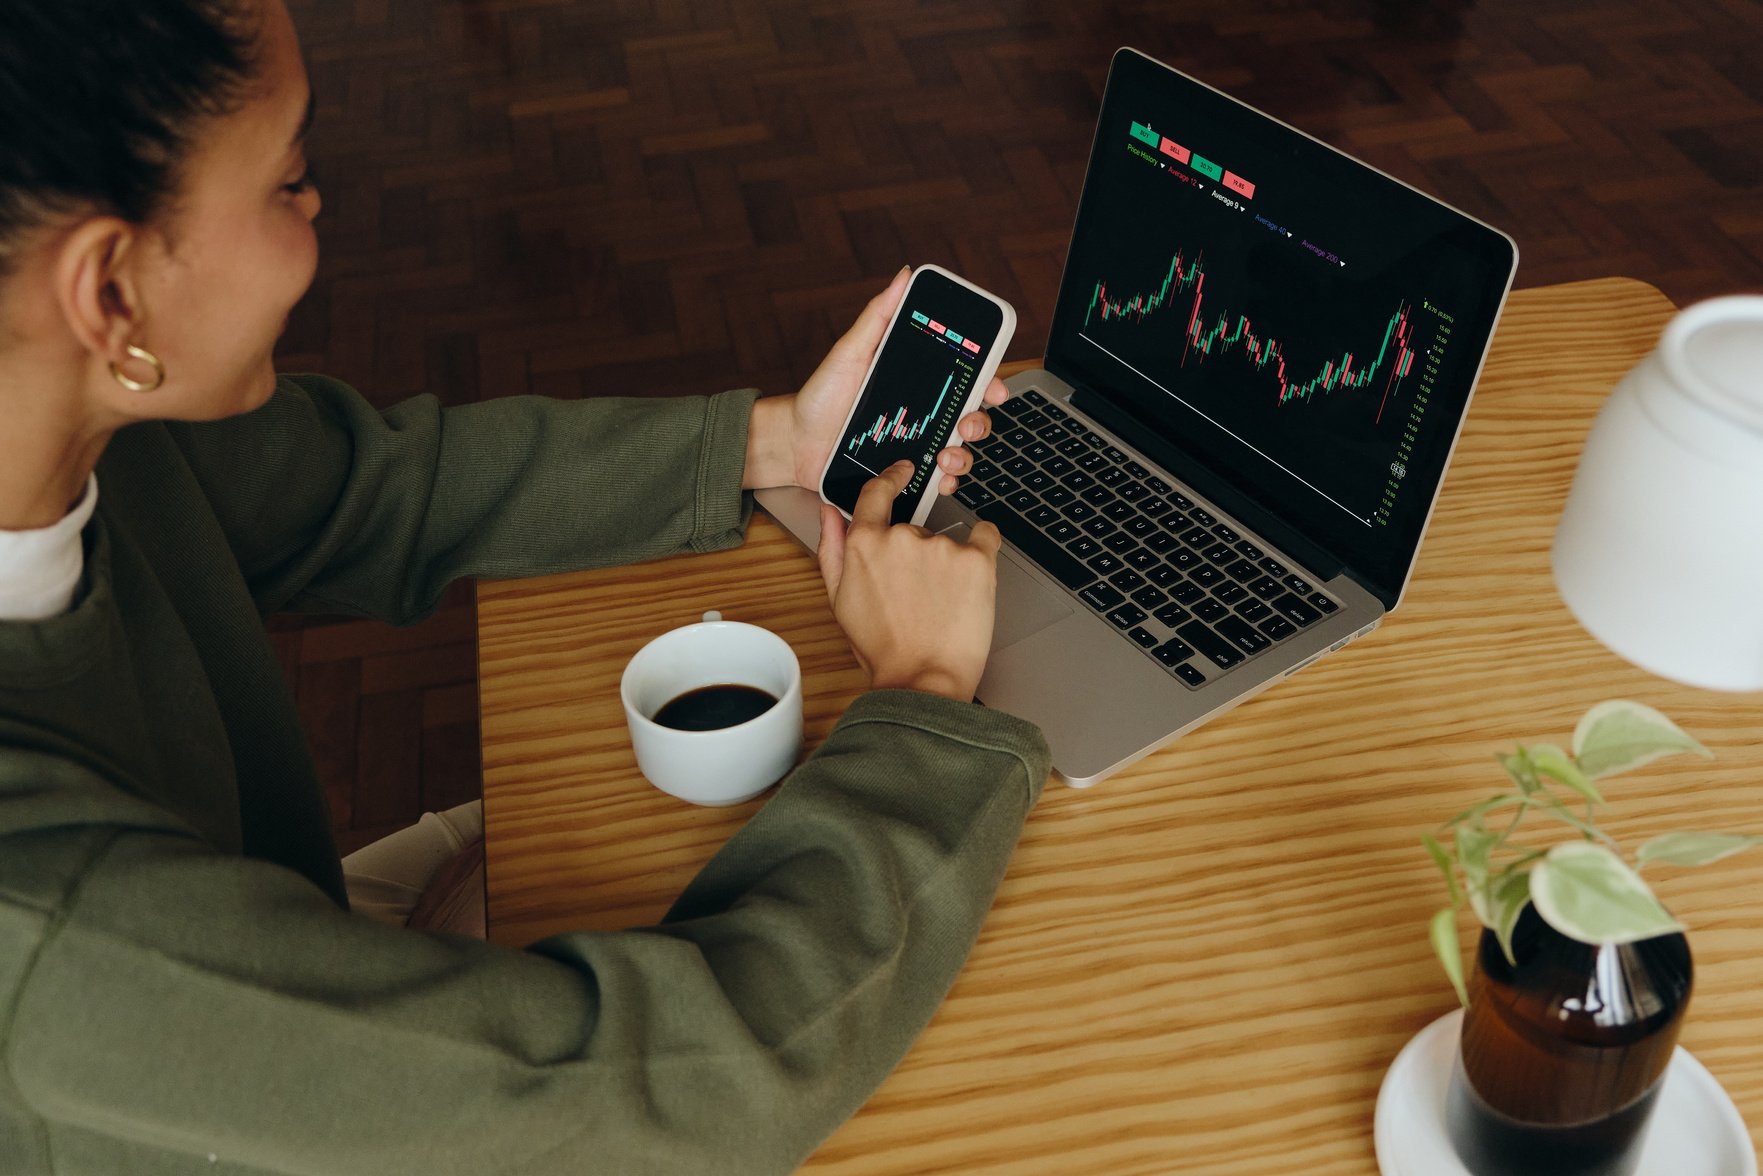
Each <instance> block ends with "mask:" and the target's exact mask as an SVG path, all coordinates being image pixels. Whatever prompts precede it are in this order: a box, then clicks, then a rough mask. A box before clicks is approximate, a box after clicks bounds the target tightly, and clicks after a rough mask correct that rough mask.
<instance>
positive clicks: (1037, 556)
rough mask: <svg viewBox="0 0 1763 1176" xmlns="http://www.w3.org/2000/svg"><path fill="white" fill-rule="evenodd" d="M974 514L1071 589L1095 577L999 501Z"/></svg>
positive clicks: (1081, 585)
mask: <svg viewBox="0 0 1763 1176" xmlns="http://www.w3.org/2000/svg"><path fill="white" fill-rule="evenodd" d="M974 513H975V514H977V515H979V517H980V518H982V519H984V520H985V521H986V522H988V523H991V524H992V525H993V526H995V527H997V528H998V530H999V532H1000V533H1001V534H1002V535H1003V536H1004V538H1006V539H1008V540H1009V541H1010V542H1011V543H1014V544H1015V545H1016V548H1017V550H1019V551H1021V552H1022V554H1024V555H1026V556H1028V557H1029V558H1030V559H1032V560H1034V561H1035V563H1037V564H1039V565H1040V566H1041V569H1042V570H1043V571H1045V572H1046V573H1047V574H1048V575H1050V576H1052V577H1053V578H1054V579H1055V580H1057V581H1059V582H1060V583H1061V584H1063V585H1065V586H1066V587H1067V588H1069V589H1071V590H1072V591H1073V592H1076V591H1077V590H1078V589H1079V588H1082V587H1083V586H1084V585H1085V584H1088V583H1089V582H1090V581H1091V580H1094V579H1095V578H1096V573H1094V572H1092V571H1090V569H1088V568H1086V567H1084V566H1083V565H1082V564H1081V563H1078V562H1077V560H1076V558H1074V557H1073V556H1072V555H1071V554H1070V553H1068V552H1065V551H1062V550H1061V549H1060V548H1059V546H1058V545H1057V544H1055V543H1054V542H1053V541H1052V540H1051V539H1049V538H1047V537H1046V536H1045V535H1043V534H1041V533H1040V532H1039V531H1037V530H1035V529H1034V527H1033V526H1032V525H1031V524H1030V523H1029V521H1028V520H1027V519H1025V518H1023V517H1022V516H1021V515H1019V514H1017V513H1016V512H1015V511H1013V510H1011V509H1010V508H1009V507H1008V506H1006V505H1004V504H1003V503H1002V502H998V501H995V500H994V501H992V502H988V503H986V504H985V505H984V506H982V507H980V508H979V509H978V510H977V511H975V512H974Z"/></svg>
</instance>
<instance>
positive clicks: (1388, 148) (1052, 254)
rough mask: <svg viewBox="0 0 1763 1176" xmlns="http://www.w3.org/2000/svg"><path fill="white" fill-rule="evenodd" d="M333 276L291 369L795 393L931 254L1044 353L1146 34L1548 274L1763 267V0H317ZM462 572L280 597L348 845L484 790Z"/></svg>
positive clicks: (1534, 271)
mask: <svg viewBox="0 0 1763 1176" xmlns="http://www.w3.org/2000/svg"><path fill="white" fill-rule="evenodd" d="M291 6H292V8H293V10H294V14H295V19H296V21H297V23H298V24H299V26H300V28H301V31H302V34H303V37H304V41H305V47H306V53H307V57H308V60H309V63H310V67H311V73H312V77H313V82H314V85H315V88H316V92H317V96H318V104H319V120H318V125H317V128H316V131H315V134H314V138H313V140H312V156H313V159H314V161H315V164H316V167H317V170H318V173H319V177H320V186H321V189H322V191H323V193H324V197H325V211H324V214H323V216H322V218H321V221H320V234H321V239H322V240H323V242H324V247H325V250H326V253H325V257H324V260H323V262H322V264H321V268H320V272H319V276H318V280H317V282H316V284H315V286H314V287H313V290H312V293H311V294H310V295H309V296H308V298H307V300H306V301H305V302H304V303H303V304H302V306H301V307H300V308H299V309H298V310H297V311H296V312H295V315H294V318H293V321H292V324H291V326H290V329H289V331H288V334H287V336H286V338H285V340H284V343H283V348H282V364H283V367H284V368H286V369H289V370H301V369H315V370H322V371H326V372H329V373H332V374H334V375H338V376H341V377H343V378H345V379H348V380H350V381H352V382H354V383H355V384H356V385H357V386H359V387H360V388H361V389H363V391H365V392H366V393H367V394H368V396H369V397H370V398H372V399H373V400H374V401H375V402H376V403H379V404H389V403H391V402H393V401H395V400H398V399H401V398H403V397H406V396H409V395H412V394H415V393H418V392H432V393H434V394H436V395H437V396H439V397H440V398H441V399H442V400H444V401H446V402H448V403H463V402H467V401H473V400H478V399H483V398H487V397H493V396H507V395H512V394H515V393H526V392H533V393H540V394H545V395H551V396H563V397H577V396H597V395H608V394H621V395H631V394H640V395H657V396H665V395H675V394H680V393H696V392H709V391H716V390H719V389H722V388H725V387H733V386H738V385H745V384H756V385H758V386H760V387H762V388H765V389H768V390H773V391H784V390H788V389H791V388H793V387H795V386H796V384H798V383H799V382H800V380H801V379H802V378H803V377H804V376H805V375H806V374H807V373H808V372H809V371H810V370H811V369H812V368H813V366H814V364H815V363H816V362H817V361H818V360H819V358H820V356H821V355H822V354H823V353H824V351H825V349H826V347H827V346H828V344H829V343H830V342H831V340H832V339H833V338H834V337H835V335H836V334H837V333H838V332H839V330H841V329H842V327H843V326H844V325H845V324H846V323H847V322H848V321H849V320H850V318H851V317H852V316H853V315H854V314H855V312H856V310H857V309H858V307H859V306H860V305H861V304H862V302H863V301H864V300H865V299H866V298H867V297H868V296H869V295H870V294H871V293H872V292H873V291H874V290H875V289H877V288H879V287H880V286H881V285H882V284H883V283H884V282H885V281H886V279H887V277H888V276H889V275H890V274H892V272H893V271H894V270H896V269H897V268H899V266H900V265H901V264H902V263H905V262H918V261H929V260H936V261H940V262H943V263H944V264H947V265H950V266H952V267H953V268H955V269H957V270H959V271H961V272H964V273H966V274H968V275H969V276H971V277H972V278H974V279H975V280H977V281H979V282H981V283H982V284H984V285H986V286H989V287H991V288H992V289H994V290H997V291H998V292H999V293H1000V294H1002V295H1004V296H1005V297H1006V298H1008V299H1010V301H1011V302H1013V303H1014V304H1015V305H1016V307H1017V310H1018V312H1019V314H1020V316H1021V325H1020V328H1019V331H1018V334H1017V338H1016V343H1015V345H1014V347H1013V348H1012V353H1013V354H1012V358H1026V357H1030V356H1034V355H1038V354H1039V353H1040V348H1041V346H1042V344H1043V342H1044V340H1045V337H1046V332H1047V326H1048V317H1049V311H1050V308H1051V306H1052V302H1053V294H1054V290H1055V287H1056V285H1057V282H1058V278H1059V272H1060V267H1061V263H1062V259H1063V249H1064V243H1065V238H1066V233H1067V231H1068V229H1069V226H1070V221H1071V217H1072V214H1073V210H1074V208H1075V202H1076V196H1077V190H1078V185H1079V183H1080V181H1081V179H1082V174H1083V166H1084V160H1085V156H1086V154H1087V151H1088V144H1089V138H1090V133H1091V129H1092V124H1093V120H1094V117H1095V111H1096V105H1097V101H1098V97H1099V94H1100V90H1101V85H1102V80H1103V77H1104V74H1105V72H1106V68H1107V63H1108V58H1109V55H1110V53H1111V52H1112V51H1113V49H1114V48H1116V47H1117V46H1119V45H1122V44H1132V45H1136V46H1139V47H1141V48H1143V49H1145V50H1146V51H1148V52H1150V53H1152V54H1153V55H1155V56H1158V57H1161V58H1163V59H1164V60H1167V61H1169V62H1170V63H1172V64H1174V65H1176V66H1178V67H1180V68H1182V69H1184V70H1186V71H1188V72H1190V73H1193V74H1195V75H1197V76H1199V77H1201V78H1203V79H1205V80H1206V81H1208V82H1211V83H1212V84H1214V85H1217V86H1219V87H1221V88H1224V89H1227V90H1229V91H1231V92H1233V93H1235V94H1237V95H1239V96H1241V97H1243V98H1244V99H1246V100H1248V101H1250V102H1252V103H1254V104H1255V105H1258V106H1260V107H1261V108H1263V109H1265V110H1267V111H1269V112H1271V113H1273V114H1275V115H1277V116H1279V117H1281V118H1284V119H1286V120H1288V121H1290V122H1293V123H1295V124H1297V125H1299V126H1301V127H1303V128H1305V129H1306V130H1309V131H1311V132H1312V133H1314V134H1317V135H1319V136H1321V137H1323V138H1325V139H1327V140H1329V141H1331V142H1333V143H1335V144H1337V145H1338V146H1341V147H1343V148H1345V149H1346V150H1348V151H1351V152H1353V153H1355V154H1358V155H1360V156H1362V157H1363V158H1365V159H1368V160H1369V161H1370V162H1372V163H1374V164H1376V165H1377V166H1379V167H1381V168H1384V169H1385V170H1387V171H1389V172H1392V173H1394V174H1395V175H1397V176H1399V177H1401V178H1403V179H1405V180H1408V181H1409V182H1411V183H1414V184H1416V185H1418V186H1420V187H1422V188H1425V189H1427V190H1430V191H1432V192H1434V193H1436V194H1438V195H1440V196H1442V197H1444V198H1445V199H1447V200H1449V201H1451V202H1452V203H1454V204H1456V205H1458V206H1460V207H1462V208H1464V209H1465V210H1467V211H1468V212H1470V213H1472V214H1474V215H1476V216H1479V217H1482V218H1484V219H1486V220H1488V221H1491V222H1492V223H1494V224H1497V225H1499V226H1501V227H1503V228H1505V229H1507V230H1508V231H1510V232H1511V233H1512V234H1513V235H1514V236H1516V237H1517V238H1518V240H1519V243H1520V245H1521V248H1522V251H1523V263H1522V267H1521V269H1520V272H1519V284H1520V285H1538V284H1543V283H1549V282H1558V281H1566V280H1572V279H1576V278H1585V277H1594V276H1601V275H1607V274H1628V275H1633V276H1636V277H1640V278H1644V279H1646V280H1647V281H1650V282H1652V283H1654V284H1655V285H1657V286H1659V287H1660V288H1662V289H1663V290H1665V292H1666V293H1668V294H1670V295H1671V296H1672V297H1673V298H1675V299H1677V300H1678V301H1679V302H1680V303H1684V302H1688V301H1691V300H1694V299H1697V298H1700V297H1704V296H1708V295H1713V294H1719V293H1728V292H1733V291H1738V290H1763V4H1759V3H1757V2H1756V0H1672V2H1671V3H1669V4H1661V3H1658V2H1657V0H1560V2H1556V0H1485V2H1483V3H1480V4H1473V5H1472V4H1469V3H1465V2H1463V0H1316V2H1313V3H1312V2H1297V0H1237V2H1235V3H1231V4H1228V5H1227V4H1221V3H1211V4H1206V3H1199V2H1198V0H1188V2H1157V0H1133V2H1128V0H1090V2H1084V0H1073V2H1067V3H1060V2H1056V0H961V2H959V3H957V2H955V0H934V2H933V0H924V2H919V0H292V2H291ZM470 600H471V597H470V593H469V590H467V589H464V588H459V589H456V590H455V591H454V592H453V593H451V594H450V595H449V597H448V600H447V603H446V605H445V606H444V607H443V608H442V610H441V611H440V612H439V613H438V614H437V615H436V616H435V617H434V618H433V619H432V620H430V621H428V622H425V623H424V624H422V625H418V626H416V627H414V628H411V629H408V630H403V631H393V630H390V629H387V628H384V627H381V626H377V625H373V624H368V623H363V622H347V623H334V622H324V621H317V622H315V621H306V622H303V623H300V622H292V621H289V622H279V621H278V622H277V623H276V625H275V628H274V636H275V640H276V642H277V644H278V648H279V649H280V650H281V652H282V654H283V660H284V663H285V664H286V666H287V670H288V673H289V675H290V677H291V678H292V679H293V681H294V683H295V685H296V689H297V692H298V696H299V700H300V705H301V708H302V711H303V713H304V715H305V718H306V721H307V725H308V728H309V730H310V732H311V735H312V739H313V741H314V745H315V747H316V748H317V750H318V754H319V759H320V762H321V766H322V768H323V770H324V772H325V774H326V778H327V780H328V783H329V787H330V789H331V795H332V801H333V806H334V811H335V814H336V819H337V826H338V830H339V835H340V837H341V840H342V842H343V844H344V846H345V848H351V847H353V846H355V845H358V844H361V843H363V842H365V841H366V840H369V839H371V838H372V837H373V836H376V835H378V834H379V833H381V832H384V831H386V830H388V829H390V828H394V827H396V826H398V825H400V824H404V823H407V822H408V821H410V820H413V819H414V818H415V816H416V814H417V813H418V812H420V811H421V809H422V808H424V807H442V806H445V805H447V804H451V803H455V802H456V801H457V800H458V799H461V798H463V797H466V796H469V795H472V794H473V793H474V792H475V791H476V789H477V788H478V777H477V772H476V766H475V765H476V763H477V755H476V740H477V729H476V723H475V702H474V665H473V649H472V637H473V616H472V612H471V604H470Z"/></svg>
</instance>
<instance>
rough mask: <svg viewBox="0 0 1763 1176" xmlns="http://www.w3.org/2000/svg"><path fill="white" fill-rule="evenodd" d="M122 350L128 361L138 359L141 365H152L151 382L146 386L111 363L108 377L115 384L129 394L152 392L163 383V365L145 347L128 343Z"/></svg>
mask: <svg viewBox="0 0 1763 1176" xmlns="http://www.w3.org/2000/svg"><path fill="white" fill-rule="evenodd" d="M123 350H125V351H126V352H128V356H129V358H130V359H138V360H140V361H141V362H142V363H145V364H150V365H152V367H153V382H152V383H151V384H147V383H143V382H142V381H140V380H137V379H134V378H132V377H130V376H127V375H124V374H123V371H122V369H121V368H119V367H117V366H116V365H115V364H114V363H113V364H111V365H110V375H111V377H112V378H113V379H114V380H115V381H116V382H117V383H119V384H121V385H122V386H123V387H124V388H127V389H128V390H129V391H130V392H154V391H157V390H158V389H159V386H160V385H161V384H163V383H165V365H164V364H162V363H160V362H159V357H158V356H157V355H154V354H153V353H152V352H151V351H148V350H147V349H146V348H145V347H136V346H135V345H134V344H133V343H130V344H129V345H128V346H127V347H125V348H124V349H123Z"/></svg>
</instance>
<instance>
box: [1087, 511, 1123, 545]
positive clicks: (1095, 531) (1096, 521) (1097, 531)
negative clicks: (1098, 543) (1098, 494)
mask: <svg viewBox="0 0 1763 1176" xmlns="http://www.w3.org/2000/svg"><path fill="white" fill-rule="evenodd" d="M1119 529H1120V528H1118V527H1116V526H1115V525H1114V524H1113V523H1111V522H1109V521H1108V520H1107V519H1105V518H1103V517H1102V516H1101V515H1097V516H1096V517H1095V518H1093V519H1087V520H1085V521H1084V525H1083V533H1084V534H1086V535H1094V536H1095V537H1096V538H1098V539H1100V538H1102V537H1103V536H1104V535H1112V534H1114V532H1115V531H1117V530H1119Z"/></svg>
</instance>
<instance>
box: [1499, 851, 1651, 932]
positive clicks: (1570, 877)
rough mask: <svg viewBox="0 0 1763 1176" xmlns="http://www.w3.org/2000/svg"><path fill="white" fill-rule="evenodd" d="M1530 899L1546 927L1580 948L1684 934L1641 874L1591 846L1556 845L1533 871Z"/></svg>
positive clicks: (1605, 852) (1532, 868)
mask: <svg viewBox="0 0 1763 1176" xmlns="http://www.w3.org/2000/svg"><path fill="white" fill-rule="evenodd" d="M1530 899H1531V902H1533V903H1535V904H1536V909H1537V914H1539V915H1541V916H1542V917H1543V920H1544V922H1546V923H1548V924H1549V926H1551V927H1553V928H1555V930H1557V931H1559V932H1561V934H1563V935H1565V936H1567V937H1568V938H1569V939H1577V940H1579V941H1580V942H1581V943H1594V944H1596V943H1634V942H1637V941H1639V940H1642V939H1651V938H1653V937H1654V936H1656V935H1667V934H1670V933H1671V932H1673V931H1682V930H1683V925H1682V924H1681V923H1679V922H1678V921H1677V920H1676V919H1674V918H1672V917H1671V915H1670V913H1669V912H1667V911H1666V909H1665V908H1664V907H1662V906H1660V905H1659V900H1658V899H1656V898H1654V897H1653V892H1652V891H1651V890H1648V889H1647V884H1646V883H1645V882H1643V881H1641V876H1640V875H1639V874H1637V873H1635V872H1634V871H1633V870H1631V869H1629V868H1628V865H1627V864H1626V863H1625V862H1623V860H1622V859H1621V858H1619V857H1617V856H1616V855H1615V854H1614V853H1611V852H1610V851H1609V850H1608V849H1606V848H1605V847H1604V846H1602V845H1594V844H1592V843H1591V842H1589V841H1569V842H1565V843H1563V844H1561V845H1557V846H1555V847H1554V848H1552V849H1550V850H1549V852H1548V854H1547V856H1545V857H1544V858H1543V860H1542V861H1540V862H1538V863H1537V864H1536V865H1535V866H1533V867H1531V871H1530Z"/></svg>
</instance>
